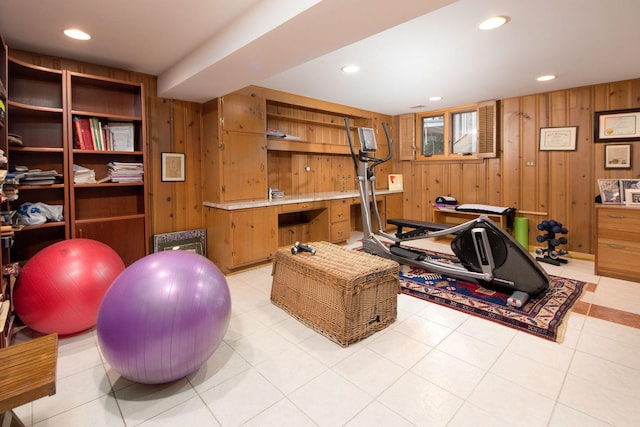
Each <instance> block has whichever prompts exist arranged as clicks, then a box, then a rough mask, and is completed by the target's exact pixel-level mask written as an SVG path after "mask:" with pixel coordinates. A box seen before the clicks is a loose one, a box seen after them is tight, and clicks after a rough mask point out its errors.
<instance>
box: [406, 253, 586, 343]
mask: <svg viewBox="0 0 640 427" xmlns="http://www.w3.org/2000/svg"><path fill="white" fill-rule="evenodd" d="M424 252H426V253H427V254H428V256H429V257H431V258H432V259H435V260H438V261H441V262H448V263H457V258H456V257H455V256H452V255H448V254H443V253H439V252H432V251H424ZM550 279H551V281H550V283H549V289H548V290H547V291H546V292H544V293H542V294H541V295H539V296H537V297H535V298H530V299H529V300H528V301H527V302H526V303H525V304H524V305H523V306H522V307H520V308H516V307H511V306H508V305H507V298H508V297H509V296H510V294H506V293H501V292H497V291H494V290H490V289H485V288H483V287H482V286H480V285H478V284H476V283H473V282H468V281H465V280H459V279H455V278H452V277H447V276H445V275H441V274H435V273H431V272H428V271H425V270H423V269H421V268H416V267H412V266H407V265H400V284H401V286H402V293H404V294H407V295H411V296H414V297H416V298H420V299H424V300H426V301H430V302H433V303H436V304H440V305H443V306H446V307H450V308H453V309H455V310H459V311H462V312H465V313H468V314H471V315H474V316H478V317H482V318H485V319H487V320H491V321H493V322H497V323H501V324H503V325H506V326H509V327H512V328H515V329H518V330H521V331H524V332H528V333H531V334H534V335H536V336H539V337H541V338H545V339H548V340H551V341H556V342H558V341H562V334H561V333H560V331H561V325H562V321H563V319H564V317H565V316H566V315H567V314H568V313H569V311H570V309H571V307H572V306H573V304H574V303H575V302H576V301H578V299H579V298H580V295H581V294H582V291H583V289H584V287H585V285H586V282H581V281H578V280H573V279H567V278H563V277H558V276H550Z"/></svg>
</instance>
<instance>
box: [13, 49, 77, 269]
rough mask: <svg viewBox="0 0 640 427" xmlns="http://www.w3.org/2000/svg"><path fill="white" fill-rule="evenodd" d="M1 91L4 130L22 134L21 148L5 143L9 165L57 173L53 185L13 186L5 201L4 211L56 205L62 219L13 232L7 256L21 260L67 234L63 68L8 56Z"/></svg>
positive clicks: (67, 211) (67, 202) (62, 238)
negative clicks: (12, 196)
mask: <svg viewBox="0 0 640 427" xmlns="http://www.w3.org/2000/svg"><path fill="white" fill-rule="evenodd" d="M7 91H8V95H9V96H8V102H7V104H8V105H7V110H8V111H7V116H8V117H7V124H8V126H7V127H8V132H9V133H13V134H17V135H20V136H21V137H22V145H21V146H15V145H9V147H8V149H9V150H8V151H9V164H10V166H11V167H15V166H26V167H27V168H28V169H29V170H34V169H41V170H43V171H48V170H55V171H56V172H57V173H59V174H61V175H62V177H63V178H62V182H61V183H58V184H52V185H19V186H18V192H19V193H18V194H19V197H18V199H17V200H14V201H11V202H9V206H8V209H9V210H17V209H18V208H19V206H21V205H22V204H24V203H27V202H31V203H36V202H42V203H45V204H47V205H59V206H62V212H63V215H64V218H65V220H64V221H55V222H47V223H45V224H42V225H30V226H26V227H24V228H23V229H22V230H20V231H17V232H15V238H14V243H13V247H12V248H11V254H10V255H11V260H12V261H17V262H25V261H27V260H28V259H29V258H31V257H32V256H33V255H35V253H36V252H38V251H39V250H41V249H43V248H45V247H47V246H49V245H51V244H53V243H55V242H58V241H61V240H64V239H67V238H69V221H68V217H69V192H68V186H69V181H70V177H69V175H68V172H67V171H68V155H67V126H66V123H67V117H66V115H65V110H64V108H65V101H64V100H65V91H66V81H65V78H64V72H63V71H60V70H50V69H47V68H43V67H38V66H34V65H31V64H27V63H24V62H22V61H19V60H16V59H13V58H9V59H8V77H7Z"/></svg>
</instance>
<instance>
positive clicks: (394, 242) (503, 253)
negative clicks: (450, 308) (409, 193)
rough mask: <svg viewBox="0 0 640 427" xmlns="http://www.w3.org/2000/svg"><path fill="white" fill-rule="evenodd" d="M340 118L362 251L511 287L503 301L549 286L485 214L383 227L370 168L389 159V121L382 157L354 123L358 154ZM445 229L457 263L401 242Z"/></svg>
mask: <svg viewBox="0 0 640 427" xmlns="http://www.w3.org/2000/svg"><path fill="white" fill-rule="evenodd" d="M344 123H345V128H346V131H347V138H348V140H349V148H350V150H351V157H352V159H353V164H354V168H355V171H356V176H357V179H358V190H359V193H360V201H361V207H362V208H361V211H362V226H363V232H364V235H363V237H362V248H363V250H364V251H365V252H368V253H370V254H373V255H378V256H381V257H383V258H387V259H391V260H394V261H396V262H398V263H400V264H406V265H412V266H415V267H419V268H423V269H425V270H427V271H430V272H433V273H439V274H445V275H448V276H451V277H454V278H459V279H463V280H469V281H474V282H476V283H478V284H480V285H482V286H483V287H485V288H487V289H494V290H497V291H502V292H505V293H508V292H512V294H511V296H510V297H509V298H508V300H507V303H508V304H509V305H511V306H514V307H521V306H522V305H524V303H525V302H526V301H527V299H529V296H536V295H539V294H540V293H542V292H543V291H545V290H547V289H548V288H549V276H548V275H547V273H546V272H545V271H544V270H543V269H542V268H541V267H540V266H539V265H538V263H537V262H536V260H535V259H534V258H533V257H532V256H531V255H530V254H529V252H527V251H526V250H524V248H522V246H520V244H519V243H518V242H517V241H516V240H514V239H513V238H512V237H511V236H510V235H509V234H507V233H506V232H505V231H504V230H502V228H500V227H498V226H497V225H496V224H495V223H494V222H493V221H491V220H490V219H489V218H488V217H486V216H484V215H481V216H480V217H478V218H476V219H473V220H471V221H468V222H465V223H464V224H460V225H456V226H453V227H449V226H446V225H442V224H437V223H432V222H422V221H411V220H404V219H388V220H387V223H389V224H393V225H396V226H397V232H396V233H395V235H391V234H388V233H386V232H384V230H383V227H382V222H381V220H380V213H379V212H378V207H377V203H376V192H375V173H374V169H375V168H376V167H377V166H379V165H381V164H383V163H385V162H387V161H389V160H391V156H392V149H391V148H392V147H391V137H390V136H389V130H388V129H387V125H386V124H385V123H382V127H383V129H384V133H385V138H386V140H387V147H388V149H389V154H388V155H387V157H385V158H384V159H380V158H376V157H373V156H372V155H370V154H371V153H373V152H375V151H376V149H377V145H376V141H375V134H374V133H373V130H372V129H367V128H359V129H358V135H359V139H360V148H359V150H358V154H356V153H355V149H354V144H353V140H352V137H351V129H350V127H349V119H348V118H347V117H345V119H344ZM369 192H370V193H371V194H370V197H371V200H372V203H371V206H372V209H373V213H374V215H375V219H376V222H377V226H378V232H377V233H376V234H374V233H373V230H372V224H371V208H370V207H369V206H370V205H369ZM447 235H455V237H454V238H453V240H452V242H451V249H452V250H453V253H454V254H455V255H456V256H457V257H458V260H459V261H460V264H461V266H457V265H450V264H445V263H442V262H439V261H437V260H434V259H432V258H430V257H429V255H428V254H427V253H426V252H423V251H420V250H418V249H415V248H410V247H406V246H402V243H403V242H407V241H411V240H419V239H425V238H434V237H441V236H447ZM378 236H380V237H384V238H386V239H388V240H390V241H391V243H390V244H385V243H383V242H382V241H381V240H380V239H379V237H378Z"/></svg>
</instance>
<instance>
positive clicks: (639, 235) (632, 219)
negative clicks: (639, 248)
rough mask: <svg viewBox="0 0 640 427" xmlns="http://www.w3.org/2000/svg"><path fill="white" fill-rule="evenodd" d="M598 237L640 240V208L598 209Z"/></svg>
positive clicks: (630, 240) (628, 240) (631, 240)
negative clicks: (636, 209)
mask: <svg viewBox="0 0 640 427" xmlns="http://www.w3.org/2000/svg"><path fill="white" fill-rule="evenodd" d="M598 239H607V240H621V241H626V242H638V241H640V210H638V211H635V210H631V209H607V208H600V209H598Z"/></svg>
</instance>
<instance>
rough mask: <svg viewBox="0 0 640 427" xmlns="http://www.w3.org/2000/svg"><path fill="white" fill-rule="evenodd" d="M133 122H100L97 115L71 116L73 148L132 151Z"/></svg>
mask: <svg viewBox="0 0 640 427" xmlns="http://www.w3.org/2000/svg"><path fill="white" fill-rule="evenodd" d="M134 139H135V135H134V127H133V123H126V122H124V123H121V122H101V121H100V120H99V119H98V118H97V117H89V118H86V117H77V116H76V117H74V118H73V148H76V149H80V150H95V151H134Z"/></svg>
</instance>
